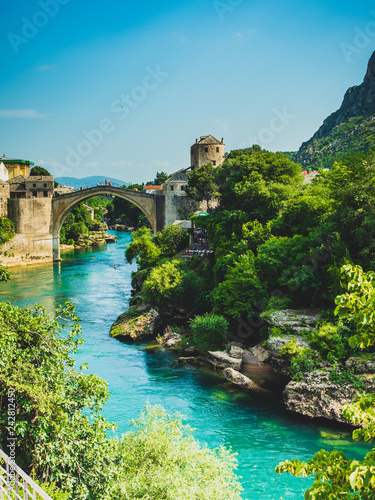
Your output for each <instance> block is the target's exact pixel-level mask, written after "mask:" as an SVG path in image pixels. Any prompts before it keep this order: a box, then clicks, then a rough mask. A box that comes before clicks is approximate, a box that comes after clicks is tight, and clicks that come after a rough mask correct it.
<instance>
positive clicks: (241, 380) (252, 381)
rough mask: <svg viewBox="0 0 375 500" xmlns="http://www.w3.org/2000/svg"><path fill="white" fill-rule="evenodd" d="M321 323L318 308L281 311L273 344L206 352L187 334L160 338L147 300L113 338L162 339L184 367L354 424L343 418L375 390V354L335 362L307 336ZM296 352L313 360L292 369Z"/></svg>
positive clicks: (272, 326) (271, 326)
mask: <svg viewBox="0 0 375 500" xmlns="http://www.w3.org/2000/svg"><path fill="white" fill-rule="evenodd" d="M319 319H320V311H317V310H303V311H295V310H284V311H276V312H274V313H272V314H270V315H268V316H267V317H265V318H264V321H266V323H267V324H268V330H269V339H268V341H266V342H263V343H260V344H258V345H255V346H252V347H247V346H245V345H243V344H240V343H236V342H230V343H228V344H227V345H226V346H225V349H224V350H222V351H208V352H201V351H200V350H199V349H198V348H197V347H196V346H194V345H190V344H189V336H188V332H186V331H184V332H183V334H181V333H179V332H175V331H173V329H172V328H167V329H166V331H165V333H164V335H160V334H159V332H160V326H161V325H160V314H159V311H157V310H156V309H155V308H152V307H151V306H150V305H148V304H145V303H143V302H141V303H140V304H139V305H137V306H133V307H131V308H130V309H129V311H127V312H126V313H124V314H122V315H121V316H120V317H119V318H118V319H117V321H116V322H115V323H114V324H113V325H112V328H111V332H110V334H111V335H112V336H113V337H116V338H119V339H122V340H128V341H132V342H134V341H137V340H142V341H144V340H147V339H157V341H158V343H159V344H160V345H161V346H162V347H164V348H167V349H173V350H174V351H175V352H177V353H178V354H179V363H180V364H185V365H186V364H188V365H193V366H196V367H201V366H208V367H211V368H212V369H214V370H216V371H220V372H221V373H222V375H223V377H225V378H226V380H227V381H228V382H230V383H231V384H233V385H235V386H236V387H238V388H240V389H242V390H244V391H247V392H251V393H258V394H259V393H266V392H274V393H280V392H281V393H282V399H283V401H284V404H285V407H286V409H287V410H288V411H289V412H291V413H295V414H298V415H303V416H304V417H308V418H314V419H315V418H324V419H327V420H333V421H336V422H340V423H345V424H350V422H349V421H348V420H346V419H345V418H344V417H343V409H344V407H345V405H347V404H349V403H352V402H353V401H355V400H356V399H358V397H359V396H360V394H361V393H363V391H366V392H370V393H373V392H375V355H373V356H370V355H362V356H361V355H359V356H357V357H355V358H354V357H352V358H349V359H347V360H346V362H345V363H344V364H340V363H334V364H333V365H332V364H330V363H329V362H327V360H325V359H323V358H322V356H321V355H320V354H319V353H318V352H317V351H316V350H315V349H313V348H312V347H311V346H310V344H309V342H308V341H307V340H306V338H305V337H304V334H305V333H306V332H312V331H314V330H316V325H317V323H318V321H319ZM223 347H224V346H223ZM296 352H298V353H303V355H304V356H305V357H307V359H310V358H311V360H313V362H312V363H310V364H309V363H308V364H307V365H306V366H301V368H300V369H299V370H297V371H296V370H295V369H294V370H292V369H291V366H292V364H293V359H295V358H294V353H296ZM348 374H349V375H348Z"/></svg>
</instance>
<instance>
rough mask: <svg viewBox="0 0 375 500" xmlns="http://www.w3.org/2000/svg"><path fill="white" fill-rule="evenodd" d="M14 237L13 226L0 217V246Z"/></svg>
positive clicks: (6, 219)
mask: <svg viewBox="0 0 375 500" xmlns="http://www.w3.org/2000/svg"><path fill="white" fill-rule="evenodd" d="M13 235H14V224H13V222H12V221H11V220H10V219H8V218H7V217H0V245H3V244H4V243H6V242H7V241H9V240H10V239H11V238H13Z"/></svg>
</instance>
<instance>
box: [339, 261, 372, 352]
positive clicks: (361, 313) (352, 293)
mask: <svg viewBox="0 0 375 500" xmlns="http://www.w3.org/2000/svg"><path fill="white" fill-rule="evenodd" d="M342 273H343V277H344V279H346V281H347V282H348V285H347V290H348V291H347V292H346V293H344V294H342V295H339V296H338V297H336V300H335V302H336V305H337V307H336V309H335V313H336V314H338V315H339V317H340V318H349V319H350V318H354V319H355V322H356V327H357V334H356V335H353V336H352V337H350V338H349V345H350V346H351V347H356V346H359V347H360V348H362V349H364V348H366V347H369V346H372V345H374V344H375V273H374V272H372V271H369V272H368V273H364V272H363V269H362V268H361V267H360V266H353V265H351V264H347V265H345V266H343V268H342Z"/></svg>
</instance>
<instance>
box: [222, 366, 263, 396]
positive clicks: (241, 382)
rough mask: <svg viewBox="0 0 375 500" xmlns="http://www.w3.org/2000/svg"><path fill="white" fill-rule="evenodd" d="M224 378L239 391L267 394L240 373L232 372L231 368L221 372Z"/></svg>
mask: <svg viewBox="0 0 375 500" xmlns="http://www.w3.org/2000/svg"><path fill="white" fill-rule="evenodd" d="M223 374H224V376H225V378H226V379H227V380H228V381H229V382H231V383H232V384H234V385H238V386H239V387H241V389H245V390H247V391H251V392H268V391H266V389H263V388H262V387H260V386H259V385H257V384H256V383H255V382H253V381H252V380H251V379H250V378H248V377H246V376H245V375H243V374H242V373H240V372H238V371H236V370H233V368H225V370H224V371H223Z"/></svg>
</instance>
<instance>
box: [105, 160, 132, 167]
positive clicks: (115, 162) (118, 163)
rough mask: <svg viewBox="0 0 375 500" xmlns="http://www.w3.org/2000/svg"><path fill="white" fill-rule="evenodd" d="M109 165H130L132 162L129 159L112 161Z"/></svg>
mask: <svg viewBox="0 0 375 500" xmlns="http://www.w3.org/2000/svg"><path fill="white" fill-rule="evenodd" d="M110 166H111V167H132V166H133V163H132V162H131V161H124V160H120V161H114V162H112V163H111V164H110Z"/></svg>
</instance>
